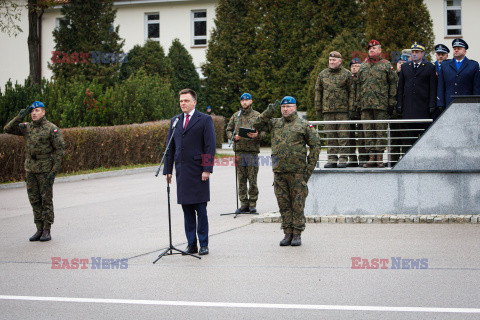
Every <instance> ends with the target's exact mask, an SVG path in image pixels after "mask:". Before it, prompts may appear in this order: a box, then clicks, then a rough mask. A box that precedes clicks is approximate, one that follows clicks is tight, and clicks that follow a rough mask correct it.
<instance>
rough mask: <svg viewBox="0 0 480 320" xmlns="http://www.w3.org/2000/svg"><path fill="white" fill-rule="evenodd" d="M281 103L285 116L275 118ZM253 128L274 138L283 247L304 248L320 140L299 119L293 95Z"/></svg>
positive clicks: (269, 112)
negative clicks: (308, 201) (311, 181)
mask: <svg viewBox="0 0 480 320" xmlns="http://www.w3.org/2000/svg"><path fill="white" fill-rule="evenodd" d="M279 104H281V106H282V107H281V108H282V117H281V118H273V115H274V113H275V110H276V108H277V107H278V105H279ZM253 127H254V128H255V129H257V130H259V131H260V130H265V131H267V132H270V133H271V135H272V162H273V173H274V178H273V186H274V190H275V196H276V197H277V203H278V207H279V209H280V214H281V216H282V229H283V232H284V233H285V237H284V239H283V240H282V241H280V245H281V246H289V245H292V246H300V245H301V244H302V238H301V234H302V232H303V230H305V215H304V213H303V210H304V208H305V200H306V198H307V195H308V186H307V182H308V179H309V178H310V176H311V175H312V173H313V169H314V168H315V165H316V163H317V160H318V156H319V154H320V137H319V136H318V134H317V132H316V131H315V129H314V128H313V127H312V126H311V125H310V124H309V123H308V122H307V121H305V120H303V119H301V118H299V117H298V115H297V102H296V100H295V98H293V97H291V96H286V97H284V98H283V99H282V101H281V102H280V103H279V102H278V101H276V102H275V104H270V105H269V106H268V108H267V109H266V110H265V111H264V112H263V113H262V114H260V116H259V117H258V118H257V120H255V122H254V124H253ZM307 145H308V146H309V147H310V152H309V153H308V156H307Z"/></svg>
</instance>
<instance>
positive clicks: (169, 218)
mask: <svg viewBox="0 0 480 320" xmlns="http://www.w3.org/2000/svg"><path fill="white" fill-rule="evenodd" d="M179 118H180V117H177V119H176V120H175V122H174V123H173V125H172V135H171V136H170V139H169V140H168V143H167V146H166V148H165V152H164V153H163V157H162V161H161V162H160V165H159V166H158V168H157V172H156V173H155V177H158V173H159V172H160V168H161V167H162V164H163V162H164V161H165V159H166V164H165V166H166V168H168V151H169V148H170V143H171V142H172V139H173V135H174V134H175V129H176V128H177V123H178V120H179ZM172 176H173V175H172ZM167 194H168V236H169V239H170V244H169V246H168V248H167V249H166V250H165V251H163V252H162V253H161V254H160V255H159V256H158V258H157V259H156V260H155V261H153V263H155V262H157V261H158V260H160V259H161V258H162V257H163V256H166V255H167V256H169V255H173V254H182V255H189V256H192V257H195V258H198V259H202V258H201V257H199V256H196V255H194V254H192V253H188V252H185V251H182V250H179V249H177V248H175V247H174V246H173V244H172V218H171V210H170V181H169V180H168V171H167ZM173 251H177V252H173Z"/></svg>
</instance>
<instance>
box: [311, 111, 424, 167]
mask: <svg viewBox="0 0 480 320" xmlns="http://www.w3.org/2000/svg"><path fill="white" fill-rule="evenodd" d="M431 122H433V120H432V119H388V120H338V121H337V120H335V121H309V124H310V125H313V126H315V127H316V130H317V132H319V133H332V132H348V133H352V132H354V133H357V132H386V133H387V135H386V137H372V138H366V137H358V136H356V137H347V138H342V140H355V141H359V142H361V141H363V140H386V141H387V144H379V145H374V147H379V148H385V149H386V151H387V152H386V154H387V159H388V162H387V168H391V164H392V163H396V162H397V160H392V158H391V156H392V155H399V156H403V155H404V154H405V152H392V150H391V149H392V148H409V147H411V146H412V145H411V144H402V142H401V141H398V140H406V139H408V140H413V139H418V137H411V136H404V137H392V136H391V134H392V133H393V132H397V133H399V132H409V131H415V132H419V131H424V129H420V128H419V129H409V128H405V129H398V128H395V129H392V128H391V126H390V125H392V124H408V123H431ZM325 124H349V125H359V126H358V128H355V129H351V130H320V129H319V126H322V125H325ZM362 124H386V125H387V128H386V129H385V130H378V129H374V130H365V129H363V128H362V126H361V125H362ZM320 139H321V140H322V141H325V143H328V141H329V140H338V138H327V137H323V136H321V137H320ZM394 141H395V142H397V144H393V143H395V142H394ZM332 147H333V148H334V147H344V148H348V149H352V148H355V153H351V152H350V153H345V154H341V155H339V156H347V157H348V156H352V155H356V156H360V155H372V154H373V155H383V154H384V152H381V153H380V152H374V153H360V152H359V151H357V148H358V147H359V146H358V145H355V146H350V145H347V146H337V145H322V148H332ZM324 161H325V160H320V159H319V160H318V162H317V166H319V164H320V162H324ZM375 162H380V161H375ZM382 162H383V161H382Z"/></svg>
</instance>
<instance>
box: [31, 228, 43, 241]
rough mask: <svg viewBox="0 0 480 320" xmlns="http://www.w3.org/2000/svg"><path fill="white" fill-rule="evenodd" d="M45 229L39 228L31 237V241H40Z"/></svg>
mask: <svg viewBox="0 0 480 320" xmlns="http://www.w3.org/2000/svg"><path fill="white" fill-rule="evenodd" d="M42 233H43V230H37V232H35V234H34V235H33V236H31V237H30V239H29V240H30V241H38V240H40V238H41V237H42Z"/></svg>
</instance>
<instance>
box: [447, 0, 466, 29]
mask: <svg viewBox="0 0 480 320" xmlns="http://www.w3.org/2000/svg"><path fill="white" fill-rule="evenodd" d="M447 1H448V0H444V2H443V3H444V9H445V10H444V16H445V37H446V38H452V37H453V38H457V37H462V34H463V28H462V24H459V25H455V26H449V25H448V16H447V12H448V10H460V21H461V22H463V17H462V16H463V12H462V0H459V1H460V5H459V6H451V7H449V6H447ZM451 29H460V34H448V30H451Z"/></svg>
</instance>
